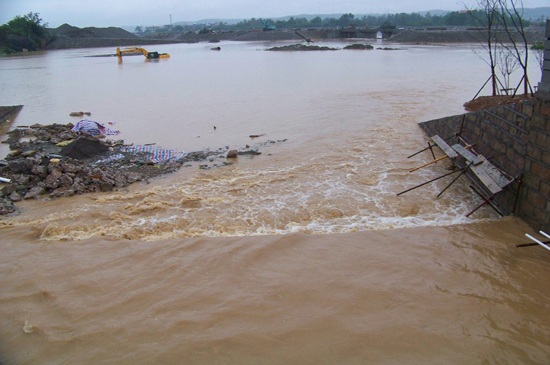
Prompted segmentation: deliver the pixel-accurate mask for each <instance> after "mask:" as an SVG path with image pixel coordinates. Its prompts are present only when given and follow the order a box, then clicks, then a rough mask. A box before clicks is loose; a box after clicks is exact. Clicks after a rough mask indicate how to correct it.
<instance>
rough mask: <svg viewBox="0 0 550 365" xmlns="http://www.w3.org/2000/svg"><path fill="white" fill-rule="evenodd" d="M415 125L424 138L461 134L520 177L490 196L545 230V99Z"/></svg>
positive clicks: (548, 186) (548, 164) (548, 142)
mask: <svg viewBox="0 0 550 365" xmlns="http://www.w3.org/2000/svg"><path fill="white" fill-rule="evenodd" d="M419 125H420V127H421V128H422V129H423V130H424V131H425V132H426V133H427V134H428V136H432V135H434V134H437V135H439V136H441V137H442V138H447V137H451V136H454V135H456V134H458V133H460V132H461V136H462V137H463V138H464V139H465V140H466V141H468V142H469V143H472V144H475V146H474V150H475V151H476V152H478V153H480V154H482V155H483V156H485V157H487V158H488V159H490V162H491V163H492V164H493V165H495V166H497V167H498V168H500V169H502V170H503V171H505V172H506V173H508V174H509V175H511V176H512V177H518V178H521V184H520V183H519V182H514V183H512V184H511V185H508V186H507V187H506V188H505V189H504V191H503V192H501V193H499V194H498V195H497V196H496V197H495V198H494V203H495V205H496V206H497V207H498V208H499V209H500V210H501V211H502V212H503V213H504V214H507V215H509V214H515V215H517V216H519V217H521V218H522V219H524V220H525V221H526V222H527V223H528V224H529V225H531V226H532V227H533V228H534V229H536V230H540V229H542V230H544V231H545V232H550V101H546V100H541V99H536V100H535V101H524V102H521V103H518V104H513V105H507V106H500V107H496V108H490V109H485V110H482V111H478V112H472V113H467V114H463V115H455V116H451V117H446V118H441V119H436V120H430V121H427V122H423V123H420V124H419ZM457 142H458V138H457V137H453V138H451V139H450V140H449V144H451V145H452V144H454V143H457ZM459 162H460V161H459ZM518 191H519V194H518ZM516 197H517V199H516Z"/></svg>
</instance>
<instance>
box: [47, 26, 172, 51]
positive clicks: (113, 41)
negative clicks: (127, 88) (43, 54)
mask: <svg viewBox="0 0 550 365" xmlns="http://www.w3.org/2000/svg"><path fill="white" fill-rule="evenodd" d="M49 31H50V33H51V34H52V35H54V37H55V39H54V40H53V41H52V42H50V43H49V44H48V45H47V46H46V49H49V50H50V49H68V48H95V47H124V46H140V45H147V44H167V43H175V42H174V41H173V40H163V39H144V38H140V37H138V36H137V35H135V34H132V33H130V32H127V31H125V30H124V29H121V28H116V27H109V28H95V27H88V28H78V27H73V26H71V25H69V24H63V25H61V26H59V27H57V28H55V29H50V30H49Z"/></svg>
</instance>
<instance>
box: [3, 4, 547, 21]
mask: <svg viewBox="0 0 550 365" xmlns="http://www.w3.org/2000/svg"><path fill="white" fill-rule="evenodd" d="M464 3H466V4H467V5H468V6H469V7H473V4H475V0H464V1H456V0H415V1H413V0H339V1H338V0H202V1H201V0H0V24H5V23H7V22H8V21H10V20H11V19H13V18H14V17H15V16H17V15H25V14H27V13H29V12H31V11H32V12H34V13H39V14H40V17H41V18H42V19H43V21H44V22H46V23H48V24H49V26H50V27H52V28H54V27H58V26H60V25H61V24H64V23H68V24H70V25H73V26H77V27H90V26H95V27H108V26H117V27H118V26H123V25H144V26H148V25H163V24H170V14H171V15H172V22H173V23H175V22H178V21H196V20H202V19H212V18H215V19H243V18H244V19H250V18H277V17H282V16H287V15H300V14H339V13H352V14H386V13H392V14H393V13H412V12H419V11H427V10H434V9H441V10H451V11H456V10H462V9H464V5H463V4H464ZM523 4H524V8H536V7H544V6H550V2H549V1H548V0H524V1H523Z"/></svg>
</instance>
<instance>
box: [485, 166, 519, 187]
mask: <svg viewBox="0 0 550 365" xmlns="http://www.w3.org/2000/svg"><path fill="white" fill-rule="evenodd" d="M482 167H483V169H484V170H485V172H486V173H487V175H489V176H490V177H491V179H493V181H494V182H495V183H496V184H497V185H498V186H499V187H500V188H503V189H504V188H505V187H506V186H508V185H509V184H510V183H511V182H512V181H513V180H512V179H509V178H508V177H506V176H505V175H503V174H502V173H501V172H500V171H499V169H497V168H496V167H495V166H494V165H493V164H491V163H490V162H489V161H487V160H485V161H484V163H483V165H482Z"/></svg>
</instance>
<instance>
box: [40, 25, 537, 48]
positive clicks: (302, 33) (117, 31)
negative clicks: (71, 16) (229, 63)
mask: <svg viewBox="0 0 550 365" xmlns="http://www.w3.org/2000/svg"><path fill="white" fill-rule="evenodd" d="M49 31H50V32H51V33H52V35H54V36H55V40H54V41H52V42H51V43H49V44H48V45H47V46H46V49H67V48H91V47H125V46H140V45H149V44H169V43H199V42H211V43H216V42H220V41H238V42H262V41H265V42H269V41H291V40H296V41H303V40H308V41H310V40H314V41H322V40H328V39H335V38H333V37H334V36H335V34H336V33H334V32H333V33H334V34H332V35H330V36H329V33H330V32H329V31H327V30H326V29H319V30H290V29H289V30H283V29H277V30H272V31H262V30H250V31H245V30H239V31H222V32H211V33H205V34H198V33H195V32H185V33H181V34H174V33H166V34H157V35H155V36H154V37H147V38H140V37H138V36H136V35H135V34H133V33H130V32H127V31H125V30H124V29H121V28H115V27H109V28H95V27H88V28H78V27H73V26H71V25H69V24H63V25H61V26H59V27H58V28H55V29H50V30H49ZM494 34H495V35H496V36H497V37H499V38H500V39H503V40H505V39H506V37H507V36H506V34H505V33H504V32H501V33H494ZM526 35H527V39H528V41H529V43H535V42H543V41H544V40H545V35H544V32H543V31H542V30H541V31H527V32H526ZM336 36H337V35H336ZM486 37H487V32H486V31H482V30H403V31H398V32H397V33H395V34H394V35H393V36H391V37H390V38H389V39H388V41H390V42H399V43H418V44H429V43H484V42H485V39H486Z"/></svg>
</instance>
